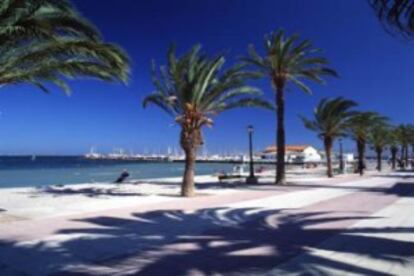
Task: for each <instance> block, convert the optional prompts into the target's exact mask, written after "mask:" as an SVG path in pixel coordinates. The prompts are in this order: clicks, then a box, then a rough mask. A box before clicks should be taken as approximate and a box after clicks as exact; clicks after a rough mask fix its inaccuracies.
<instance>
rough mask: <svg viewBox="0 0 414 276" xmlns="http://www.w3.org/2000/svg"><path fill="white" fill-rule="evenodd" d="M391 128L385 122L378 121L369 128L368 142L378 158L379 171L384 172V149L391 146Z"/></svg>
mask: <svg viewBox="0 0 414 276" xmlns="http://www.w3.org/2000/svg"><path fill="white" fill-rule="evenodd" d="M391 139H392V137H390V126H389V125H388V124H387V123H386V122H385V121H382V120H381V121H378V122H377V123H375V124H373V125H371V126H370V127H369V133H368V140H369V143H370V144H371V145H372V147H373V149H374V151H375V154H376V157H377V170H378V171H379V172H380V171H381V170H382V153H383V151H384V148H385V147H386V146H387V145H388V144H391V143H392V141H391Z"/></svg>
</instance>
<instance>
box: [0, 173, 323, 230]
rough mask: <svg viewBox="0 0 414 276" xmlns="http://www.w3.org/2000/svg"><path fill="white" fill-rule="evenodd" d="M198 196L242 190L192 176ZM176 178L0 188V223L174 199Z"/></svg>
mask: <svg viewBox="0 0 414 276" xmlns="http://www.w3.org/2000/svg"><path fill="white" fill-rule="evenodd" d="M288 175H289V179H290V181H294V182H295V183H306V182H312V181H318V180H324V179H325V177H324V171H323V170H321V169H316V170H315V169H313V170H305V171H303V170H300V169H297V170H293V171H290V172H289V174H288ZM273 179H274V176H273V174H271V173H264V174H261V175H260V182H261V183H271V182H272V181H273ZM196 182H197V188H198V195H199V196H208V195H217V194H223V193H237V192H239V191H243V190H244V189H246V186H245V185H244V184H243V182H241V183H239V180H237V179H236V180H228V181H225V182H223V183H218V178H217V176H214V175H204V176H197V177H196ZM180 183H181V178H180V177H171V178H159V179H155V178H154V179H147V180H130V181H128V182H127V183H123V184H120V185H119V184H114V183H85V184H76V185H50V186H43V187H25V188H3V189H0V208H1V210H2V211H0V223H4V222H10V221H15V220H30V219H39V218H47V217H58V216H64V215H73V214H82V213H87V212H94V211H103V210H108V209H116V208H122V207H128V206H139V205H144V204H151V203H158V202H167V201H171V200H176V199H177V196H178V195H179V194H180Z"/></svg>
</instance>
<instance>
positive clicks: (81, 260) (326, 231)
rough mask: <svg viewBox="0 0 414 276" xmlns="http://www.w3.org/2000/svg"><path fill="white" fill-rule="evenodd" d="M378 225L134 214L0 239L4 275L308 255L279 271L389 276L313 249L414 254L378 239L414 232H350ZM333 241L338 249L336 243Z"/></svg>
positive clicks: (283, 216) (216, 265)
mask: <svg viewBox="0 0 414 276" xmlns="http://www.w3.org/2000/svg"><path fill="white" fill-rule="evenodd" d="M373 219H376V218H375V217H369V216H357V215H343V214H341V213H335V212H303V211H301V210H299V209H297V210H266V209H256V208H235V209H234V208H233V209H231V208H206V209H200V210H197V211H194V212H184V211H181V210H157V211H150V212H144V213H135V214H132V217H131V218H119V217H110V216H98V217H90V218H86V219H82V220H77V222H80V223H82V227H79V228H76V229H63V230H60V231H59V232H58V233H56V235H54V236H52V237H49V238H48V239H47V240H42V241H33V242H16V241H12V240H3V241H0V274H2V275H8V273H9V274H10V275H13V274H18V272H22V273H28V274H34V275H45V274H56V275H57V274H62V273H63V274H65V273H66V274H68V275H71V274H76V275H96V274H98V275H113V274H122V275H124V274H133V275H137V274H138V275H188V274H192V273H193V274H197V275H212V274H226V275H232V274H263V273H265V272H267V271H269V270H271V269H273V268H274V267H275V266H277V265H281V264H284V263H288V261H289V260H291V259H292V258H294V257H295V256H299V255H301V256H307V258H305V259H304V261H303V262H301V263H300V267H299V268H293V267H292V266H283V265H282V266H280V268H279V269H281V271H282V272H293V271H292V270H294V271H295V272H306V271H307V272H309V271H313V272H314V273H315V272H319V274H323V272H324V271H325V269H336V270H339V271H342V272H354V273H359V274H365V275H367V274H369V275H388V274H387V273H385V272H381V271H378V270H375V268H374V267H364V266H363V265H359V264H349V263H345V262H341V261H340V260H339V259H336V260H335V259H330V258H324V257H321V256H316V255H313V254H312V250H311V249H310V248H316V249H323V250H329V251H332V252H339V253H353V254H357V255H360V256H367V257H369V258H373V259H376V260H382V261H388V262H392V263H395V264H401V263H405V262H406V261H407V258H412V257H413V256H414V242H412V241H401V240H395V239H391V238H387V237H384V236H378V234H395V233H405V234H407V233H414V228H404V227H395V228H369V227H365V228H347V227H348V226H349V225H352V224H353V223H355V222H356V221H360V220H373ZM28 231H30V230H28ZM374 234H376V235H374ZM333 237H335V240H337V241H340V242H339V244H338V243H337V242H331V243H330V242H329V240H330V238H333ZM297 269H299V271H297Z"/></svg>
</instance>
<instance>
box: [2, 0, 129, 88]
mask: <svg viewBox="0 0 414 276" xmlns="http://www.w3.org/2000/svg"><path fill="white" fill-rule="evenodd" d="M0 26H1V27H0V85H2V86H4V85H10V84H19V83H24V82H26V83H31V84H33V85H35V86H37V87H38V88H40V89H42V90H43V91H45V92H47V91H48V88H47V85H46V84H47V83H54V84H55V85H58V86H59V87H60V88H62V89H63V90H64V91H65V92H69V87H68V85H67V84H66V81H65V79H64V77H66V78H77V77H93V78H98V79H102V80H107V81H113V80H121V81H123V82H126V81H127V79H128V74H129V67H128V58H127V56H126V54H125V53H124V52H123V51H122V50H121V49H120V48H118V47H117V46H115V45H113V44H109V43H104V42H102V41H101V39H100V35H99V33H98V31H97V30H96V29H95V27H94V26H93V25H92V24H91V23H89V22H87V21H86V20H85V19H83V18H82V17H81V16H80V15H79V14H78V13H77V12H76V11H75V10H74V8H73V7H72V6H71V5H70V3H69V1H66V0H60V1H56V0H26V1H20V0H8V1H2V2H1V3H0Z"/></svg>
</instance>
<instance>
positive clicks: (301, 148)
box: [261, 145, 322, 163]
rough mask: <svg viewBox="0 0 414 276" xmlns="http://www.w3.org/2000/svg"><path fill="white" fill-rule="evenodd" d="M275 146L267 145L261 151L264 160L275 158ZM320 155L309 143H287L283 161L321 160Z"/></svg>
mask: <svg viewBox="0 0 414 276" xmlns="http://www.w3.org/2000/svg"><path fill="white" fill-rule="evenodd" d="M276 153H277V147H276V146H269V147H267V148H266V149H265V150H264V151H263V152H262V153H261V157H262V159H265V160H276ZM321 161H322V156H321V154H320V153H319V152H318V150H317V149H315V148H314V147H312V146H310V145H287V146H286V156H285V162H288V163H302V162H305V163H306V162H321Z"/></svg>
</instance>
